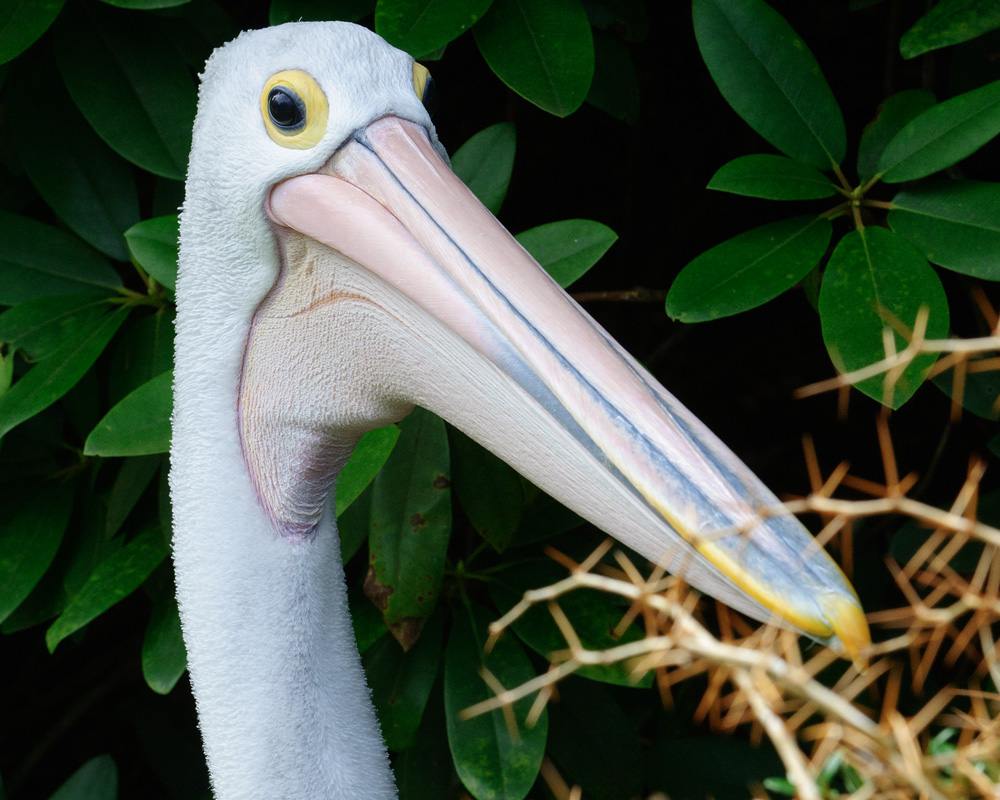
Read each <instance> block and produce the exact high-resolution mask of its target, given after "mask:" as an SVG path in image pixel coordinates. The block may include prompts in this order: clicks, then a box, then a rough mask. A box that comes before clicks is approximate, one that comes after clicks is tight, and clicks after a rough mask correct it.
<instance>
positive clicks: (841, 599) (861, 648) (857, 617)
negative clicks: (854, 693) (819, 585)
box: [819, 594, 872, 672]
mask: <svg viewBox="0 0 1000 800" xmlns="http://www.w3.org/2000/svg"><path fill="white" fill-rule="evenodd" d="M819 603H820V606H821V607H822V609H823V612H824V615H825V616H826V620H827V622H828V624H829V625H830V628H831V629H832V630H833V634H834V635H835V636H836V637H837V638H838V639H839V640H840V643H841V644H842V645H843V648H844V655H846V656H847V657H848V658H849V659H851V661H853V662H854V665H855V666H856V667H857V668H858V671H860V672H863V671H864V670H866V669H867V668H868V656H867V650H868V648H869V647H871V643H872V638H871V633H870V632H869V630H868V622H867V620H865V612H864V611H863V610H862V609H861V605H860V603H858V601H857V600H856V599H855V598H853V597H847V596H845V595H842V594H827V595H824V596H823V597H821V598H820V600H819Z"/></svg>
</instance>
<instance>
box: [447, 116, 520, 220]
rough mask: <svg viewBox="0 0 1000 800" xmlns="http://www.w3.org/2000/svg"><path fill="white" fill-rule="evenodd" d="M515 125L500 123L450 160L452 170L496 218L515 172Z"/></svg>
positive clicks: (462, 148) (461, 149) (477, 136)
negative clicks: (511, 176)
mask: <svg viewBox="0 0 1000 800" xmlns="http://www.w3.org/2000/svg"><path fill="white" fill-rule="evenodd" d="M516 143H517V137H516V134H515V132H514V124H513V123H511V122H498V123H497V124H496V125H490V127H488V128H484V129H483V130H481V131H479V133H477V134H475V135H474V136H473V137H471V138H470V139H469V141H467V142H466V143H465V144H463V145H462V146H461V147H460V148H458V150H457V151H456V152H455V155H453V156H452V157H451V168H452V169H453V170H454V172H455V174H456V175H457V176H458V177H459V179H460V180H461V181H462V183H464V184H465V185H466V186H468V187H469V189H471V190H472V193H473V194H474V195H475V196H476V197H478V198H479V202H480V203H482V204H483V205H484V206H486V208H488V209H489V211H490V213H491V214H493V215H496V214H499V213H500V206H501V205H502V204H503V199H504V196H505V195H506V194H507V186H508V185H509V184H510V175H511V172H512V171H513V169H514V149H515V146H516Z"/></svg>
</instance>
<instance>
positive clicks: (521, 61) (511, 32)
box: [472, 0, 594, 117]
mask: <svg viewBox="0 0 1000 800" xmlns="http://www.w3.org/2000/svg"><path fill="white" fill-rule="evenodd" d="M472 32H473V35H474V36H475V37H476V44H478V45H479V51H480V52H481V53H482V54H483V58H485V59H486V63H487V64H489V66H490V69H492V70H493V72H494V73H495V74H496V76H497V77H498V78H499V79H500V80H502V81H503V82H504V83H505V84H507V85H508V86H509V87H510V88H511V89H513V90H514V91H515V92H517V93H518V94H519V95H521V97H523V98H524V99H525V100H528V101H529V102H532V103H534V104H535V105H536V106H538V107H539V108H541V109H544V110H545V111H548V112H549V113H550V114H555V115H556V116H557V117H565V116H567V115H569V114H571V113H573V112H574V111H576V109H578V108H579V107H580V105H581V104H582V103H583V101H584V99H585V98H586V97H587V92H588V90H589V89H590V81H591V79H592V78H593V75H594V40H593V37H592V35H591V33H590V23H589V22H588V21H587V12H586V11H584V9H583V6H582V4H581V3H580V2H579V0H547V1H546V2H544V3H538V2H534V0H495V2H494V3H493V5H492V7H491V8H490V11H489V13H488V14H487V15H486V16H485V17H483V19H482V20H481V21H480V22H479V24H478V25H476V27H475V28H473V31H472Z"/></svg>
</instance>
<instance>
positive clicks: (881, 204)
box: [861, 200, 897, 210]
mask: <svg viewBox="0 0 1000 800" xmlns="http://www.w3.org/2000/svg"><path fill="white" fill-rule="evenodd" d="M861 203H862V205H865V206H870V207H871V208H885V209H889V210H892V209H894V208H897V206H896V204H895V203H890V202H888V201H886V200H862V201H861Z"/></svg>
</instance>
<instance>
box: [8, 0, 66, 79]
mask: <svg viewBox="0 0 1000 800" xmlns="http://www.w3.org/2000/svg"><path fill="white" fill-rule="evenodd" d="M65 2H66V0H6V2H5V3H4V4H3V6H2V7H0V64H3V63H6V62H7V61H10V60H11V59H12V58H14V57H15V56H18V55H20V54H21V53H22V52H24V51H25V50H27V49H28V47H30V46H31V45H32V44H33V43H34V42H35V40H36V39H38V38H39V37H40V36H41V35H42V34H43V33H45V31H47V30H48V29H49V25H51V24H52V23H53V22H55V19H56V17H58V16H59V12H60V11H61V10H62V7H63V3H65Z"/></svg>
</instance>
